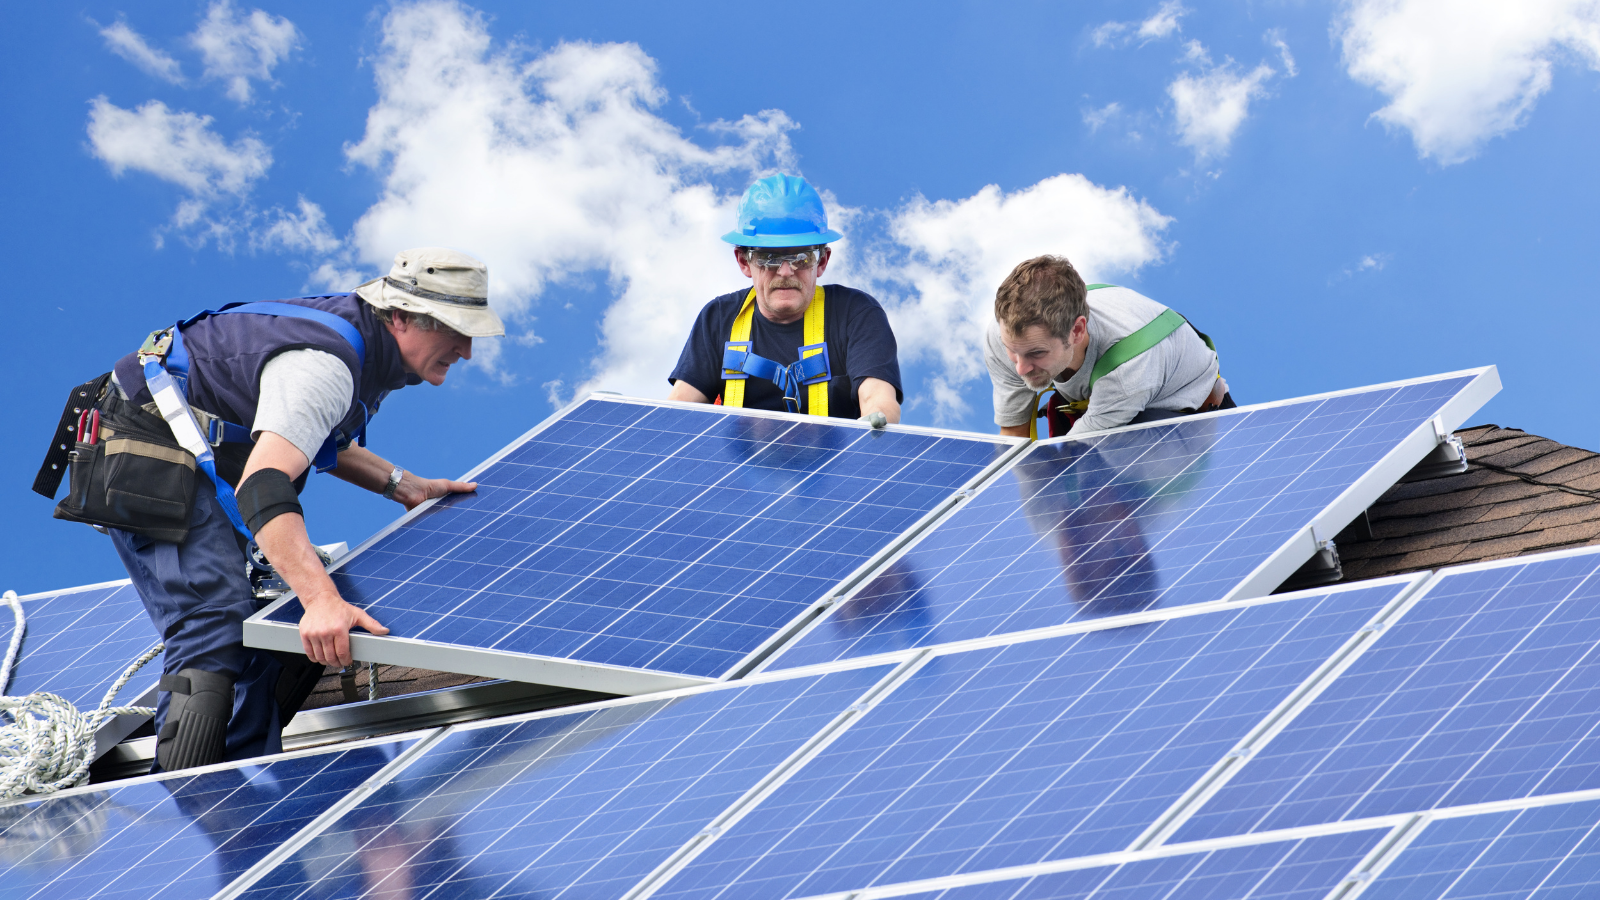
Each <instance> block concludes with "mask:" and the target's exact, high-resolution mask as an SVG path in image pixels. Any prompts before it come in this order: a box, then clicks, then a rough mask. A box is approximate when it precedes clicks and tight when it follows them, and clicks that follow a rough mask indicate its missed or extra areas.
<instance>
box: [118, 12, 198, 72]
mask: <svg viewBox="0 0 1600 900" xmlns="http://www.w3.org/2000/svg"><path fill="white" fill-rule="evenodd" d="M100 36H101V37H102V38H105V41H106V49H108V50H110V51H111V52H112V53H115V54H116V55H118V56H120V57H122V58H123V59H125V60H127V61H128V62H131V63H133V64H134V65H135V66H138V67H139V69H140V70H141V71H143V72H144V73H145V74H147V75H152V76H154V77H156V78H159V79H161V80H162V81H165V82H168V83H170V84H182V83H183V71H182V69H181V68H180V67H179V65H178V61H177V60H175V59H173V58H172V57H171V56H169V55H167V54H166V53H163V52H162V51H160V50H157V49H156V48H154V47H152V46H150V44H149V43H148V42H146V41H145V39H144V37H143V36H142V35H140V34H139V32H137V31H134V30H133V28H132V27H131V26H129V25H128V23H127V21H126V20H124V19H118V20H117V21H115V22H112V23H111V24H110V25H107V26H106V27H104V28H102V29H100Z"/></svg>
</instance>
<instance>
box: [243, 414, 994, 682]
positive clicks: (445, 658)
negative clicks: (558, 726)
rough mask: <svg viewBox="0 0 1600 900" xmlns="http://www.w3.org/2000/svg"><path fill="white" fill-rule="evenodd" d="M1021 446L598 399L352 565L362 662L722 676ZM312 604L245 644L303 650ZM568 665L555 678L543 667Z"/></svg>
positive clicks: (346, 574)
mask: <svg viewBox="0 0 1600 900" xmlns="http://www.w3.org/2000/svg"><path fill="white" fill-rule="evenodd" d="M1015 445H1016V441H1014V440H1012V439H1007V438H987V437H983V436H980V435H969V436H948V435H942V434H937V433H932V432H926V431H919V430H914V429H909V430H893V431H888V432H884V431H872V430H871V429H868V428H866V427H864V426H861V425H858V424H856V423H853V422H837V421H830V422H822V421H817V420H814V419H809V420H808V419H807V417H803V416H786V415H778V414H752V413H747V412H744V411H727V410H722V409H720V408H712V407H705V406H700V407H696V408H684V405H664V404H657V403H648V402H645V401H622V400H620V399H605V398H593V399H590V400H587V401H584V402H583V403H581V404H579V405H577V406H575V407H573V408H571V409H569V410H567V411H566V412H564V413H563V414H561V415H559V416H557V417H556V418H554V419H552V420H551V421H549V422H546V423H545V424H544V425H542V426H540V427H539V428H537V429H535V430H534V431H533V432H531V433H530V434H529V435H527V436H526V437H524V438H523V439H522V440H520V441H518V442H517V443H516V444H514V445H512V446H511V447H509V448H507V450H505V451H504V452H503V453H501V454H500V455H499V456H497V457H495V458H494V459H492V460H491V461H490V462H489V463H486V464H485V466H484V467H483V468H482V471H481V472H480V473H478V474H476V475H474V476H472V478H473V479H474V480H476V481H477V482H478V483H479V488H478V491H477V493H476V494H473V495H460V496H457V497H454V498H451V499H449V500H447V501H443V502H440V503H438V504H437V505H434V506H432V507H431V508H429V509H427V510H426V511H425V512H423V513H422V514H421V515H415V516H412V517H408V518H407V519H405V520H402V523H401V524H400V525H399V526H398V527H397V528H395V529H393V530H391V531H389V532H387V533H385V534H383V535H380V537H379V538H378V539H376V540H375V541H374V542H369V545H368V546H366V547H365V548H364V549H359V548H358V550H357V551H356V552H355V553H354V554H352V555H351V556H349V557H346V561H345V562H343V563H342V564H341V566H340V568H339V570H338V572H337V573H336V576H335V582H336V584H337V585H338V587H339V590H340V592H341V593H342V594H343V595H344V597H345V598H346V599H348V600H350V601H352V602H354V603H357V604H359V605H361V606H364V607H365V608H367V609H368V610H369V611H371V612H372V613H373V615H374V616H375V617H376V618H377V619H378V620H379V621H380V622H382V623H383V624H384V625H385V626H387V627H388V628H389V629H391V634H390V636H389V637H386V638H373V637H370V636H365V635H357V637H356V642H357V648H356V650H355V653H356V655H357V656H358V657H360V658H362V659H366V660H370V661H376V662H391V663H401V664H405V665H426V666H432V667H433V668H437V669H443V670H446V671H451V672H462V673H468V674H479V675H491V676H498V677H508V678H513V679H517V680H522V681H529V682H534V683H544V684H557V685H563V686H568V687H579V688H585V689H592V690H602V691H610V692H613V693H640V692H643V691H649V690H660V689H663V688H670V687H678V686H684V685H688V684H694V683H699V682H703V681H705V680H708V679H714V678H720V677H723V676H725V675H727V674H729V673H730V672H733V671H736V670H737V669H738V668H739V667H740V665H741V663H743V662H744V661H745V660H746V659H747V658H749V657H750V656H751V655H752V654H754V653H757V652H758V651H759V650H760V649H761V648H762V647H763V645H765V644H768V643H769V642H771V641H773V640H774V639H776V638H777V637H779V636H781V635H783V634H784V633H786V632H785V629H786V628H787V627H789V626H790V625H791V623H794V622H796V620H798V619H800V618H801V617H802V616H803V615H804V614H806V613H807V612H808V611H809V610H812V609H813V608H814V607H815V606H816V605H817V604H818V603H819V602H820V601H822V600H823V599H824V598H825V597H826V596H827V595H828V593H829V591H831V590H832V589H833V588H834V587H835V586H836V585H838V584H839V582H840V580H841V579H843V578H845V577H846V576H848V575H850V573H851V572H852V571H854V570H856V569H858V568H859V567H861V566H862V565H863V564H865V563H867V562H868V561H869V560H870V559H871V558H872V557H873V556H874V555H875V554H876V553H878V552H879V551H880V550H883V549H884V548H885V547H887V546H888V545H889V544H890V543H891V542H892V541H893V540H894V539H895V538H896V537H897V536H899V535H900V534H901V533H902V532H904V531H906V530H907V529H908V528H910V527H911V526H912V525H913V524H914V523H916V522H917V521H918V520H919V519H921V518H923V517H924V516H925V515H926V514H928V513H929V512H930V511H931V510H934V509H935V508H936V507H938V506H940V505H941V504H942V503H946V502H948V501H949V500H950V498H951V496H952V493H953V492H954V491H956V490H957V489H958V488H961V487H962V486H963V485H965V484H967V483H969V482H971V481H972V480H973V479H974V478H976V477H978V476H980V475H981V474H982V473H983V472H984V471H985V470H986V469H988V468H989V467H990V466H991V464H992V463H993V462H994V461H995V460H996V459H997V458H998V457H1000V456H1001V454H1002V453H1003V452H1004V451H1006V450H1009V449H1010V448H1012V447H1014V446H1015ZM300 614H301V609H300V606H299V603H298V601H293V600H289V601H283V602H281V603H280V604H279V605H278V606H275V607H271V608H269V609H268V610H266V611H265V612H263V613H262V614H260V615H258V616H257V617H255V618H254V619H252V620H251V622H250V623H249V624H247V625H246V633H245V639H246V642H247V643H251V644H254V645H257V646H274V647H277V648H278V649H284V650H298V649H299V646H300V645H299V638H298V635H297V633H296V631H295V625H296V623H298V621H299V617H300ZM552 659H553V660H561V661H563V662H561V663H551V662H550V660H552Z"/></svg>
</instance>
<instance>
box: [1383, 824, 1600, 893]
mask: <svg viewBox="0 0 1600 900" xmlns="http://www.w3.org/2000/svg"><path fill="white" fill-rule="evenodd" d="M1597 831H1600V801H1589V802H1586V803H1564V804H1560V805H1556V806H1540V807H1535V808H1533V809H1523V810H1512V811H1508V812H1499V813H1486V814H1480V815H1475V816H1466V817H1463V818H1458V819H1442V820H1438V821H1434V822H1432V823H1430V824H1429V825H1428V826H1427V828H1425V829H1424V830H1423V831H1422V833H1421V834H1420V835H1418V836H1417V838H1416V840H1415V841H1413V842H1412V843H1411V844H1410V845H1409V846H1408V847H1406V849H1405V850H1404V851H1403V852H1402V853H1401V854H1400V855H1399V856H1398V857H1397V858H1396V859H1395V860H1394V862H1392V863H1390V864H1389V866H1388V867H1387V868H1386V869H1384V870H1383V872H1382V873H1381V874H1380V875H1379V876H1378V877H1377V879H1376V880H1375V881H1374V882H1373V883H1372V886H1371V887H1369V888H1368V889H1367V891H1366V892H1365V893H1364V894H1362V895H1361V896H1362V900H1413V898H1418V897H1427V898H1431V900H1525V898H1532V897H1539V898H1543V900H1556V898H1569V897H1570V898H1580V897H1592V896H1595V893H1596V892H1597V891H1600V834H1597Z"/></svg>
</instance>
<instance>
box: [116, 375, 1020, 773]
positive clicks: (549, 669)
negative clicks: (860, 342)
mask: <svg viewBox="0 0 1600 900" xmlns="http://www.w3.org/2000/svg"><path fill="white" fill-rule="evenodd" d="M591 400H593V401H600V402H606V403H618V404H628V405H633V406H641V407H650V408H657V407H664V408H671V409H687V410H693V411H696V412H710V413H720V414H722V415H732V416H748V417H753V418H764V419H777V420H780V421H789V422H795V423H812V424H814V423H815V422H816V417H814V416H808V415H805V414H803V413H783V412H773V411H770V410H758V409H743V408H729V407H725V406H718V405H710V404H704V403H685V402H682V401H675V400H650V399H645V398H639V397H627V396H623V395H621V394H612V393H609V392H604V391H597V392H594V393H591V394H589V395H588V396H586V397H582V398H579V399H576V400H573V401H572V402H571V403H569V404H567V405H566V406H564V407H562V408H561V409H559V410H557V411H556V412H555V413H553V414H551V415H550V416H548V417H546V418H545V419H544V420H543V421H541V422H540V423H539V424H537V425H535V426H534V427H533V428H531V429H529V430H528V431H526V432H524V433H523V434H522V435H521V436H519V437H518V438H516V439H515V440H513V441H511V442H510V443H508V444H507V445H506V446H505V447H503V448H501V449H500V450H499V452H497V453H495V454H493V455H492V456H490V457H489V458H488V459H486V460H484V461H483V462H481V463H479V464H478V465H476V466H474V467H473V468H471V469H469V470H468V471H467V472H466V473H465V474H463V475H462V476H461V477H460V478H458V479H456V480H458V481H471V480H472V479H473V478H475V477H476V476H477V475H478V474H480V473H481V472H483V471H485V470H486V469H488V468H489V467H490V466H492V465H494V464H495V463H497V462H499V461H500V460H502V459H504V458H505V457H506V456H507V455H509V454H510V453H511V452H512V451H513V450H515V449H517V448H518V447H520V446H522V445H523V444H524V443H526V442H527V441H528V440H529V439H530V438H532V437H534V436H535V435H537V434H539V433H540V432H542V431H544V430H545V429H547V428H549V427H551V426H552V425H554V424H555V423H557V422H559V421H561V420H562V418H563V417H564V416H566V415H567V414H568V413H570V412H571V411H573V410H575V409H577V408H578V407H580V406H582V405H583V404H584V403H587V402H589V401H591ZM827 424H829V425H836V426H839V427H853V428H857V429H860V430H862V431H872V430H873V428H872V427H871V426H869V425H866V424H863V423H861V422H856V421H853V420H849V419H832V420H827ZM883 430H890V431H896V432H906V433H909V434H923V435H928V436H931V437H939V438H949V439H958V440H965V441H971V442H973V443H982V444H989V445H991V446H996V447H998V448H1002V449H1001V450H1000V454H999V456H998V457H997V458H996V459H995V460H993V461H991V462H990V463H989V464H988V466H986V467H985V468H984V469H983V470H982V471H980V472H979V473H978V474H976V475H974V476H973V477H972V478H970V479H968V481H967V482H966V483H964V484H963V485H962V487H961V488H959V489H957V490H956V491H953V492H951V495H950V496H949V497H947V498H946V499H945V500H944V501H942V502H941V503H940V504H939V505H938V506H936V507H935V508H934V509H932V510H930V511H929V512H928V513H926V514H924V516H923V517H922V518H921V519H918V520H917V522H915V523H913V524H912V525H911V527H910V528H908V529H907V530H906V531H905V532H902V533H901V535H900V536H899V537H898V538H896V539H895V540H893V541H891V542H890V543H889V544H888V545H887V546H885V547H884V548H883V549H881V550H879V551H878V552H877V553H876V554H874V555H873V556H872V557H871V558H869V559H868V560H867V561H866V562H864V563H862V564H861V565H860V566H858V567H857V568H856V569H855V570H854V571H852V572H851V573H849V574H848V575H846V576H845V577H844V578H842V579H841V580H840V581H839V582H838V583H836V584H835V586H834V587H833V588H830V589H829V590H828V591H826V592H825V593H824V594H823V596H822V597H819V598H818V599H817V600H816V601H814V602H813V603H812V604H811V605H810V606H808V607H807V608H806V609H805V610H802V611H801V612H800V613H799V614H797V615H796V616H795V617H794V618H793V619H791V620H790V621H789V622H788V623H786V624H785V625H783V626H782V627H780V628H778V629H776V630H775V631H774V633H773V635H772V636H770V637H769V638H768V639H767V640H766V641H764V642H763V643H762V644H761V645H760V646H758V647H756V648H755V649H754V650H752V651H751V652H750V653H749V654H747V655H746V657H745V658H744V659H743V660H741V661H740V662H739V663H737V664H736V665H734V666H732V667H731V668H730V669H729V670H728V672H727V673H725V674H724V675H723V676H722V677H721V678H718V679H707V678H696V677H692V676H683V675H675V674H670V673H662V672H654V671H651V670H646V669H634V668H629V667H624V666H613V665H605V664H600V663H584V662H577V661H573V660H568V659H562V658H557V657H547V656H535V655H531V654H519V653H508V652H505V651H498V650H486V649H477V648H470V647H465V646H462V645H457V644H442V643H437V642H433V641H424V640H418V639H415V638H397V637H388V636H378V635H371V634H365V633H363V632H359V631H352V632H351V633H350V652H351V654H352V657H353V658H355V659H359V660H361V661H362V662H374V663H382V664H385V665H404V666H420V667H423V668H430V669H434V670H436V671H442V672H456V673H460V674H465V675H479V676H483V677H487V678H504V679H507V680H509V681H519V682H524V683H529V684H540V685H549V686H551V687H561V688H570V689H574V690H582V691H594V692H597V693H604V694H617V695H624V696H631V695H638V694H648V693H656V692H658V691H666V690H675V689H679V688H687V687H695V686H698V685H703V684H710V683H715V682H717V681H726V680H735V679H739V678H742V677H744V676H746V675H748V674H751V673H752V672H753V671H754V670H755V668H756V667H757V666H758V665H759V664H760V663H761V662H762V661H763V660H765V659H766V658H767V657H768V656H769V655H771V654H772V653H773V652H774V651H775V650H776V649H777V648H778V647H780V646H782V645H783V644H785V643H787V642H788V641H789V640H790V639H791V638H792V637H794V636H795V635H796V634H797V633H798V632H800V631H801V629H803V628H804V627H805V626H806V624H807V623H809V622H811V621H812V620H813V619H816V618H818V617H819V616H820V615H821V613H822V612H823V611H825V610H826V609H828V608H829V607H830V606H832V605H833V604H834V603H835V602H836V601H837V600H838V599H840V598H841V597H842V596H843V593H844V591H847V590H853V589H855V588H858V587H859V586H860V585H862V584H865V583H866V582H867V581H869V580H870V576H871V575H872V574H873V573H875V572H877V571H878V570H879V569H880V568H882V567H883V566H884V565H885V564H887V563H888V562H889V561H890V559H891V558H892V557H895V556H897V555H898V553H899V551H900V550H901V549H902V547H903V545H904V544H905V542H906V541H908V540H910V539H911V538H912V537H913V536H915V535H919V534H921V533H922V532H923V531H924V530H926V529H927V528H928V527H930V526H931V525H932V524H934V523H935V522H936V521H939V520H941V519H942V518H943V516H944V514H945V513H946V512H948V511H949V510H950V509H953V508H954V507H956V506H958V505H959V503H960V501H961V500H963V499H965V498H966V497H968V496H970V495H971V494H973V493H975V492H976V490H977V489H978V486H979V485H982V484H985V483H987V481H988V480H989V479H992V478H993V477H994V476H995V475H997V474H999V472H1000V471H1002V470H1003V469H1004V468H1005V467H1006V466H1008V465H1009V464H1010V463H1012V462H1014V461H1015V459H1016V458H1018V457H1020V456H1021V454H1022V453H1023V451H1024V450H1025V448H1026V447H1027V445H1028V444H1030V443H1032V442H1031V441H1029V440H1028V439H1027V438H1017V437H1007V436H1004V435H983V434H978V433H975V432H964V431H952V430H949V429H943V428H925V427H921V426H914V425H889V426H886V429H883ZM441 499H443V498H434V499H431V500H428V501H426V502H424V503H421V504H418V505H417V506H416V507H415V508H413V509H410V510H408V511H407V512H406V513H405V514H404V515H402V516H400V517H399V518H397V519H395V520H394V521H393V522H391V523H390V524H389V525H387V526H386V527H384V528H382V529H380V530H379V531H378V532H377V533H375V534H373V535H372V536H371V537H369V538H367V539H366V540H364V541H362V542H361V543H360V544H358V545H357V546H356V547H355V549H353V550H351V551H350V552H348V553H346V554H344V555H343V556H341V557H339V559H338V560H336V561H335V562H334V563H333V564H331V565H330V566H329V567H328V572H329V573H330V574H332V573H334V572H337V571H338V570H339V569H340V568H342V567H343V566H344V565H346V564H347V563H349V562H350V561H351V560H354V559H355V558H357V557H358V556H360V555H361V554H362V553H363V552H365V551H366V550H368V549H370V548H371V547H373V546H374V545H376V544H377V543H378V542H379V541H381V540H383V539H384V538H386V537H388V536H389V535H390V534H393V533H394V532H395V531H397V530H399V529H400V528H401V527H403V526H404V525H405V524H406V523H408V522H410V521H412V520H413V519H415V518H417V517H418V516H421V515H423V514H424V513H426V512H427V511H428V510H429V509H431V508H432V507H433V506H434V504H436V503H437V502H439V501H440V500H441ZM841 585H842V586H844V587H843V588H841ZM293 599H295V594H294V593H293V592H292V591H291V592H289V593H286V594H284V595H283V596H282V597H279V598H278V599H276V600H274V601H273V602H272V603H271V604H269V605H267V606H266V607H264V608H263V609H262V610H260V611H259V612H257V613H256V614H255V615H253V616H251V617H250V618H249V619H247V620H245V623H244V644H245V646H247V647H259V648H263V649H267V650H278V651H283V652H288V653H304V652H305V651H304V648H303V647H302V646H301V643H300V632H299V629H298V627H295V626H290V625H287V624H284V623H280V622H272V621H268V618H269V617H270V616H271V615H272V613H274V612H276V611H277V610H278V609H280V608H282V607H283V606H284V605H285V604H287V603H289V602H290V601H291V600H293ZM135 727H137V725H136V726H135ZM129 730H130V731H131V730H132V729H129ZM113 743H114V742H113ZM108 749H109V747H108Z"/></svg>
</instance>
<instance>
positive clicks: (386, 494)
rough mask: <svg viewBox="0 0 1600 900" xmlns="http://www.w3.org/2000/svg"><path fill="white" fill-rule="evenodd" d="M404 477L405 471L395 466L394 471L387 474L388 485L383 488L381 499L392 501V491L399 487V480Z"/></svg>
mask: <svg viewBox="0 0 1600 900" xmlns="http://www.w3.org/2000/svg"><path fill="white" fill-rule="evenodd" d="M404 477H406V470H405V469H402V468H400V467H399V466H395V467H394V471H393V472H390V473H389V483H388V484H385V485H384V486H383V499H385V500H393V499H394V489H395V488H397V487H399V486H400V479H402V478H404Z"/></svg>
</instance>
